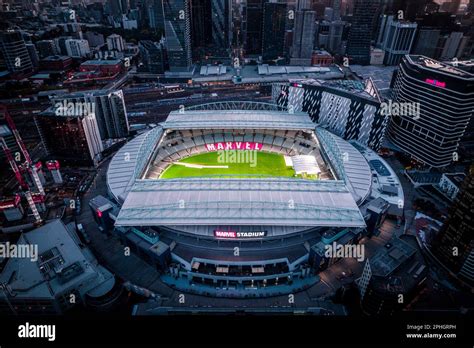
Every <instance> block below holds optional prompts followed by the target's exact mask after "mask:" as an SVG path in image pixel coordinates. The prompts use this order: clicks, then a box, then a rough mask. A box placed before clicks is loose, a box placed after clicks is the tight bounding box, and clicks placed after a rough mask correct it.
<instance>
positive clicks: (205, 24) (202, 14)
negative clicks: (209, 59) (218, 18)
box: [191, 1, 213, 60]
mask: <svg viewBox="0 0 474 348" xmlns="http://www.w3.org/2000/svg"><path fill="white" fill-rule="evenodd" d="M211 18H212V11H211V2H210V1H193V2H192V3H191V44H192V49H193V57H194V59H196V60H199V59H200V58H201V57H202V56H206V55H209V54H210V53H211V52H210V48H211V46H212V43H213V36H212V35H213V26H212V23H213V22H212V20H211Z"/></svg>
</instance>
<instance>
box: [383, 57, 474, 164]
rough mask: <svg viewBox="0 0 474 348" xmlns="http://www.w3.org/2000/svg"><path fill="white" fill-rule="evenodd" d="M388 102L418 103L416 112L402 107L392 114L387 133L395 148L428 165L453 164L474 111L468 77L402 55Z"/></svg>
mask: <svg viewBox="0 0 474 348" xmlns="http://www.w3.org/2000/svg"><path fill="white" fill-rule="evenodd" d="M393 101H395V102H397V104H398V105H408V106H411V105H416V103H419V104H417V105H418V106H419V107H418V108H417V110H418V111H417V113H416V114H412V113H411V112H407V110H408V109H407V108H404V109H405V112H401V111H397V112H396V114H392V116H391V122H390V127H389V132H388V135H389V138H390V140H391V141H392V143H393V144H394V145H395V146H397V147H398V148H399V149H401V150H402V151H404V152H406V153H408V154H410V155H411V156H413V157H415V158H416V159H418V160H420V161H421V162H423V163H425V164H426V165H428V166H431V167H444V166H447V165H449V164H450V163H451V162H452V161H453V160H456V157H457V152H456V151H457V149H458V145H459V142H460V140H461V138H462V136H463V134H464V132H465V130H466V127H467V125H468V123H469V120H470V119H471V118H472V110H473V108H474V75H473V74H471V73H468V72H466V71H462V70H460V69H457V68H454V67H452V66H450V65H448V64H445V63H441V62H438V61H435V60H433V59H430V58H427V57H424V56H414V55H406V56H405V57H404V58H403V59H402V62H401V64H400V68H399V70H398V73H397V76H396V78H395V80H394V85H393ZM400 103H403V104H400ZM406 103H408V104H406ZM411 109H412V110H413V108H411Z"/></svg>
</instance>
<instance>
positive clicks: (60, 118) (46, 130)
mask: <svg viewBox="0 0 474 348" xmlns="http://www.w3.org/2000/svg"><path fill="white" fill-rule="evenodd" d="M57 110H58V109H57V108H55V107H54V106H53V107H50V108H48V109H47V110H45V111H44V112H42V113H39V114H35V116H34V120H35V123H36V127H37V128H38V133H39V134H40V138H41V142H42V143H43V146H44V149H45V152H46V154H47V155H48V156H50V157H52V158H55V159H58V160H61V161H62V160H65V161H70V162H74V163H77V164H81V165H92V164H97V163H98V161H99V160H100V159H101V153H102V151H103V150H104V146H103V143H102V139H101V137H100V132H99V126H98V125H97V119H96V118H95V117H94V115H93V113H83V112H70V113H65V114H60V115H59V114H58V113H57Z"/></svg>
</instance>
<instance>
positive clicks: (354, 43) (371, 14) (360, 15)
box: [346, 0, 380, 65]
mask: <svg viewBox="0 0 474 348" xmlns="http://www.w3.org/2000/svg"><path fill="white" fill-rule="evenodd" d="M379 5H380V0H355V5H354V15H353V18H352V23H351V28H350V31H349V36H348V39H347V49H346V54H347V56H348V57H349V59H350V63H351V64H362V65H368V64H369V63H370V43H371V38H372V31H373V30H372V28H373V24H374V20H375V17H376V14H377V11H378V9H379Z"/></svg>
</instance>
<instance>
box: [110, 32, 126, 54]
mask: <svg viewBox="0 0 474 348" xmlns="http://www.w3.org/2000/svg"><path fill="white" fill-rule="evenodd" d="M107 49H108V50H109V51H119V52H122V51H123V50H124V49H125V43H124V41H123V39H122V37H121V36H120V35H117V34H112V35H110V36H107Z"/></svg>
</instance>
